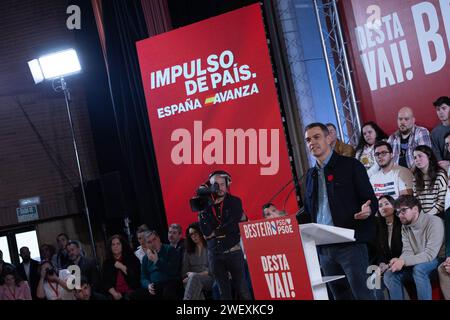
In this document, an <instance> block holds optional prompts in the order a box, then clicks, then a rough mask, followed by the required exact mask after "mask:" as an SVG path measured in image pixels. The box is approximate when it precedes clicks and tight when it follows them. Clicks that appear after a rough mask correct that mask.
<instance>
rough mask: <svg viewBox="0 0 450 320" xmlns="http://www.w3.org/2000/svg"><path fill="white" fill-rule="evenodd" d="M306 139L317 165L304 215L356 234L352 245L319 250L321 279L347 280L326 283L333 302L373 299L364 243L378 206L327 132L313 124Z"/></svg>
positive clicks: (361, 173)
mask: <svg viewBox="0 0 450 320" xmlns="http://www.w3.org/2000/svg"><path fill="white" fill-rule="evenodd" d="M305 140H306V144H307V146H308V149H309V151H310V152H311V154H312V155H313V156H314V158H315V159H316V165H315V166H314V167H313V168H310V169H309V170H308V172H307V174H306V190H305V213H304V214H307V215H309V217H310V219H311V221H312V222H314V223H319V224H325V225H330V226H335V227H342V228H348V229H353V230H355V239H356V241H355V242H349V243H342V244H334V245H324V246H320V247H319V250H318V251H319V259H320V265H321V267H322V271H323V273H324V276H332V275H341V274H344V275H345V279H341V280H337V281H333V282H330V283H329V287H330V290H331V292H332V294H333V296H334V298H335V299H336V300H347V299H365V300H369V299H373V297H374V295H373V294H372V293H371V292H370V290H369V289H368V288H367V284H366V281H367V278H368V274H367V273H366V272H367V267H368V264H369V258H368V251H367V243H369V242H372V241H373V240H374V238H375V232H376V225H375V221H374V214H375V212H376V211H377V210H378V202H377V199H376V197H375V194H374V192H373V189H372V186H371V184H370V181H369V177H368V176H367V172H366V169H365V168H364V166H363V165H362V164H361V163H360V162H359V161H357V160H356V159H354V158H349V157H344V156H340V155H338V154H337V153H335V152H333V150H332V149H331V146H330V143H331V139H330V136H329V134H328V129H327V127H326V126H325V125H324V124H322V123H312V124H310V125H308V126H307V127H306V130H305Z"/></svg>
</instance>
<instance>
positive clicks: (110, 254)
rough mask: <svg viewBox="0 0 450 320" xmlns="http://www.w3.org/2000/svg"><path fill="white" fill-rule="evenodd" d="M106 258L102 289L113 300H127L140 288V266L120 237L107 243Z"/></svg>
mask: <svg viewBox="0 0 450 320" xmlns="http://www.w3.org/2000/svg"><path fill="white" fill-rule="evenodd" d="M108 248H109V250H108V251H107V258H106V260H105V262H104V263H103V272H102V275H103V287H104V288H105V291H106V292H108V293H109V294H110V295H111V296H112V298H113V299H114V300H121V299H124V300H129V298H130V295H131V293H132V292H133V291H134V290H136V289H138V288H139V287H140V278H139V277H140V274H141V264H140V262H139V259H138V258H136V256H135V255H134V254H133V252H132V251H131V247H130V246H129V244H128V243H127V241H126V240H125V239H124V238H123V237H122V236H120V235H114V236H112V237H111V238H110V239H109V241H108Z"/></svg>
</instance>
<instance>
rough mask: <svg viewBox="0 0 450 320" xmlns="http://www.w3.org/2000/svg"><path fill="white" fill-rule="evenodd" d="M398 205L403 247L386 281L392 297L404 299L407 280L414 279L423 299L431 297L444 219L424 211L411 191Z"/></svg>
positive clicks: (386, 276)
mask: <svg viewBox="0 0 450 320" xmlns="http://www.w3.org/2000/svg"><path fill="white" fill-rule="evenodd" d="M395 207H396V209H397V212H396V214H397V215H398V217H399V218H400V222H401V223H402V242H403V249H402V254H401V256H400V257H399V258H393V259H391V261H390V262H389V270H388V271H386V272H385V274H384V283H385V285H386V287H387V288H388V290H389V295H390V297H391V300H404V298H405V297H404V293H403V284H404V283H406V282H408V281H414V283H415V285H416V289H417V297H418V299H419V300H431V299H432V289H431V282H430V274H431V273H432V272H433V271H435V270H436V269H437V267H438V265H439V258H438V254H439V252H440V250H441V249H443V243H444V223H443V222H442V219H441V218H439V217H436V216H434V215H430V214H426V213H423V212H421V210H422V208H421V205H420V202H419V200H417V199H416V198H415V197H413V196H411V195H405V196H400V197H399V198H398V199H397V200H396V201H395Z"/></svg>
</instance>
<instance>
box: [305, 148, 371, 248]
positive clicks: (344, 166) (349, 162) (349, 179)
mask: <svg viewBox="0 0 450 320" xmlns="http://www.w3.org/2000/svg"><path fill="white" fill-rule="evenodd" d="M317 170H318V169H317V167H316V166H314V167H313V168H311V169H309V170H308V172H307V173H306V191H305V214H307V215H309V216H310V221H312V222H314V223H317V211H318V207H319V201H318V200H319V199H318V197H319V189H318V172H317ZM324 173H325V182H326V186H327V195H328V203H329V206H330V211H331V216H332V218H333V224H334V226H336V227H341V228H348V229H354V230H355V239H356V241H357V242H363V243H368V242H373V241H375V237H376V222H375V221H374V218H375V215H374V214H375V212H376V211H377V210H378V201H377V198H376V197H375V194H374V192H373V188H372V185H371V184H370V181H369V177H368V176H367V172H366V169H365V168H364V166H363V165H362V164H361V162H359V161H358V160H356V159H354V158H349V157H344V156H340V155H338V154H337V153H335V152H333V155H332V156H331V158H330V161H329V162H328V164H327V165H326V166H325V170H324ZM367 200H371V204H370V207H371V209H372V214H371V215H370V216H369V217H368V218H367V219H365V220H356V219H355V218H354V215H355V213H358V212H360V211H361V206H362V205H363V204H364V203H365V202H366V201H367Z"/></svg>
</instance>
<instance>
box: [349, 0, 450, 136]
mask: <svg viewBox="0 0 450 320" xmlns="http://www.w3.org/2000/svg"><path fill="white" fill-rule="evenodd" d="M340 4H341V13H342V14H343V17H344V19H343V20H344V22H345V23H344V24H345V25H346V28H345V33H346V39H347V40H349V42H350V45H351V46H350V49H351V50H350V56H351V57H352V62H353V66H354V71H355V77H354V80H355V83H356V88H357V95H358V98H359V99H360V101H361V112H362V117H363V120H364V121H369V120H374V121H376V122H377V123H378V124H379V125H380V126H381V127H382V128H383V129H384V130H385V131H386V132H388V133H389V134H390V133H392V132H393V131H395V130H397V112H398V110H399V109H400V108H401V107H404V106H409V107H411V108H412V109H413V110H414V114H415V117H416V123H418V124H419V125H422V126H425V127H427V128H429V129H431V128H433V127H434V126H435V125H436V124H437V123H438V119H437V117H436V113H435V110H434V107H433V104H432V103H433V101H435V100H436V99H437V98H438V97H440V96H445V95H446V96H449V95H450V87H449V83H450V0H428V1H420V0H402V1H390V0H346V1H341V2H340Z"/></svg>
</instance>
